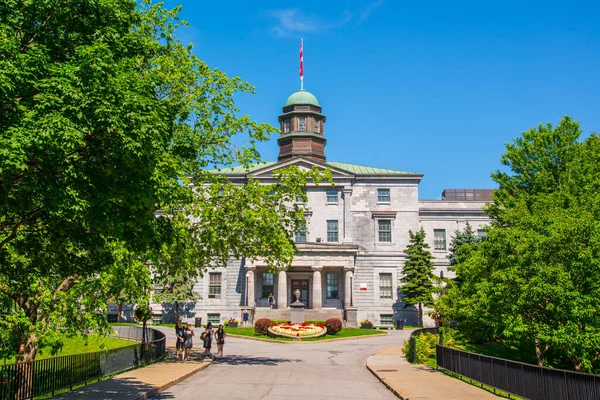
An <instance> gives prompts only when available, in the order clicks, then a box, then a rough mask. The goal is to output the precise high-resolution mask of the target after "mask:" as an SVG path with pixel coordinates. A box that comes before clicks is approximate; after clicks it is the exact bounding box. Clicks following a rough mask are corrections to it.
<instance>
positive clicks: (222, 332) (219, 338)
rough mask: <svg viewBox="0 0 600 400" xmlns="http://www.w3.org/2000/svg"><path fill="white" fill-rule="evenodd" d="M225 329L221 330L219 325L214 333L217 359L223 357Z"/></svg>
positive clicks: (221, 326) (221, 327)
mask: <svg viewBox="0 0 600 400" xmlns="http://www.w3.org/2000/svg"><path fill="white" fill-rule="evenodd" d="M225 336H227V335H226V334H225V329H223V325H219V329H217V332H216V333H215V339H217V356H218V357H219V358H221V357H223V346H224V345H225Z"/></svg>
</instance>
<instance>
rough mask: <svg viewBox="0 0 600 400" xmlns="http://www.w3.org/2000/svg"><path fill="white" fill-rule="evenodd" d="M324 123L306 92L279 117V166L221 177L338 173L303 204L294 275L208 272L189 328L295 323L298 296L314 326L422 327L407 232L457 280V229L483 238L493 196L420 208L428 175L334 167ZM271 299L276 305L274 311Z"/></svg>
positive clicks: (190, 311) (447, 199) (255, 270)
mask: <svg viewBox="0 0 600 400" xmlns="http://www.w3.org/2000/svg"><path fill="white" fill-rule="evenodd" d="M325 122H326V116H325V115H324V114H323V113H322V108H321V106H320V104H319V102H318V101H317V99H316V97H315V96H313V95H312V94H310V93H309V92H306V91H303V90H301V91H298V92H296V93H294V94H292V95H291V96H290V97H289V98H288V100H287V102H286V103H285V105H284V106H283V113H282V114H281V115H280V116H279V123H280V128H281V135H280V137H279V139H278V144H279V148H280V151H279V156H278V161H277V162H267V163H262V164H258V165H255V166H254V167H253V168H251V169H250V170H249V171H248V170H244V169H243V168H239V167H233V168H229V169H225V170H222V171H221V172H220V173H223V174H226V175H227V176H228V177H229V178H230V179H231V180H232V181H233V182H238V183H239V184H244V182H245V181H246V180H247V179H248V178H249V177H253V178H255V179H258V180H259V181H261V182H263V183H265V184H270V183H274V180H273V177H272V173H273V171H275V170H277V169H279V168H282V167H286V166H289V165H297V166H299V167H300V168H312V167H317V168H321V169H325V168H330V169H331V171H332V177H333V182H334V184H335V185H334V187H331V186H330V185H321V186H315V185H311V184H309V185H308V186H307V188H306V195H307V198H308V201H307V202H306V203H302V204H301V206H302V207H304V210H305V216H306V221H307V225H306V231H301V232H297V233H296V242H297V247H298V250H299V251H298V254H297V255H296V257H295V258H294V261H293V262H292V264H291V266H290V267H289V268H288V269H287V270H285V271H279V272H278V273H272V272H271V271H269V270H268V269H267V267H266V265H264V264H261V263H260V262H256V263H247V262H245V261H244V260H231V261H230V263H229V265H228V266H227V267H226V268H221V269H214V270H209V271H207V273H206V274H205V275H204V277H203V278H202V279H201V280H200V281H199V282H198V283H197V285H196V288H195V291H196V292H197V293H199V294H200V296H201V298H202V299H201V300H199V301H196V302H193V303H189V304H185V305H181V306H180V315H181V317H182V319H183V320H184V321H187V322H193V320H194V318H202V322H203V323H205V322H207V321H211V322H213V323H222V322H223V321H225V320H227V319H230V318H235V319H238V320H239V319H240V317H241V313H242V312H243V310H248V311H249V314H250V316H251V319H257V318H261V317H269V318H271V319H276V320H287V319H290V308H289V305H290V303H291V302H293V301H294V300H295V298H294V297H293V293H294V292H295V291H296V289H298V290H299V291H300V293H301V295H300V297H301V301H302V302H303V303H304V304H305V305H306V311H305V318H306V319H307V320H323V319H326V318H329V317H338V318H340V319H343V320H344V321H345V322H346V325H347V326H355V325H357V324H358V323H359V322H360V321H361V320H365V319H368V320H370V321H372V322H373V323H374V324H375V325H377V326H383V325H394V324H396V322H397V321H398V320H405V323H406V324H411V325H415V324H416V323H417V320H418V317H417V312H416V309H415V308H414V307H409V308H405V307H404V303H403V302H402V294H401V293H402V292H401V285H400V283H399V280H400V278H401V276H402V267H403V265H404V260H405V257H406V254H405V253H404V252H403V251H404V249H406V247H407V246H408V245H409V230H413V231H415V230H418V229H419V228H420V227H421V226H423V227H424V229H425V231H426V240H427V242H428V244H429V245H430V250H431V252H432V254H433V256H434V264H435V274H436V275H438V276H443V277H452V276H451V273H449V271H448V270H447V267H448V265H449V261H448V258H447V256H448V254H449V252H448V247H449V242H450V239H451V237H452V235H453V234H454V231H455V230H457V229H463V228H464V227H465V225H466V224H467V223H469V224H470V225H471V226H472V227H473V229H474V230H476V231H477V232H478V234H479V235H484V234H485V232H484V231H483V228H484V227H485V226H486V225H488V224H489V219H488V217H487V216H486V214H485V213H484V212H483V210H482V207H483V206H484V205H485V203H486V201H490V191H485V190H446V191H444V194H443V196H442V200H419V183H420V182H421V179H422V178H423V175H422V174H419V173H415V172H408V171H401V170H390V169H384V168H374V167H366V166H361V165H355V164H348V163H342V162H330V161H327V158H326V155H325V146H326V143H327V140H326V137H325ZM298 200H299V201H300V202H301V199H298ZM271 293H272V294H273V296H274V298H275V300H276V302H275V305H274V307H273V308H272V309H271V308H270V306H269V303H268V296H269V295H270V294H271ZM153 310H155V312H159V313H162V318H163V320H164V321H165V322H167V321H168V320H169V319H170V318H169V316H170V314H171V311H170V308H169V306H168V305H161V304H155V305H153ZM171 318H172V317H171ZM424 320H425V324H428V325H431V324H433V321H432V320H431V319H429V318H428V317H424ZM168 322H170V321H168Z"/></svg>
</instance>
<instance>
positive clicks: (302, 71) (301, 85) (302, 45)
mask: <svg viewBox="0 0 600 400" xmlns="http://www.w3.org/2000/svg"><path fill="white" fill-rule="evenodd" d="M300 90H304V38H300Z"/></svg>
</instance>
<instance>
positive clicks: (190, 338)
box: [183, 324, 194, 361]
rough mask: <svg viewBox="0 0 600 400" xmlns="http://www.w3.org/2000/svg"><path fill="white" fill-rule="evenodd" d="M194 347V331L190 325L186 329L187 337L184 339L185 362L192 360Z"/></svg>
mask: <svg viewBox="0 0 600 400" xmlns="http://www.w3.org/2000/svg"><path fill="white" fill-rule="evenodd" d="M192 347H194V330H193V329H192V326H191V325H190V324H188V325H187V327H186V329H185V336H184V339H183V348H184V358H183V359H184V361H186V360H189V359H190V353H191V352H192Z"/></svg>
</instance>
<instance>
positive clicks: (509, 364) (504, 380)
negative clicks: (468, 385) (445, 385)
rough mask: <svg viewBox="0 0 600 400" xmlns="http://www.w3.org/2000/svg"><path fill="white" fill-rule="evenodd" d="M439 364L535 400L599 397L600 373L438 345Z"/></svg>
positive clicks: (485, 383) (590, 398)
mask: <svg viewBox="0 0 600 400" xmlns="http://www.w3.org/2000/svg"><path fill="white" fill-rule="evenodd" d="M436 358H437V366H438V368H442V369H445V370H448V371H451V372H454V373H457V374H459V375H462V376H465V377H467V378H470V379H472V380H474V381H477V382H479V383H482V384H484V385H487V386H490V387H492V388H496V389H500V390H502V391H504V392H506V393H510V394H513V395H515V396H519V397H523V398H525V399H531V400H598V399H600V375H593V374H584V373H580V372H574V371H566V370H562V369H554V368H546V367H540V366H537V365H531V364H524V363H520V362H517V361H510V360H505V359H502V358H496V357H490V356H483V355H480V354H475V353H470V352H468V351H462V350H457V349H453V348H450V347H446V346H441V345H437V347H436Z"/></svg>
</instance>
